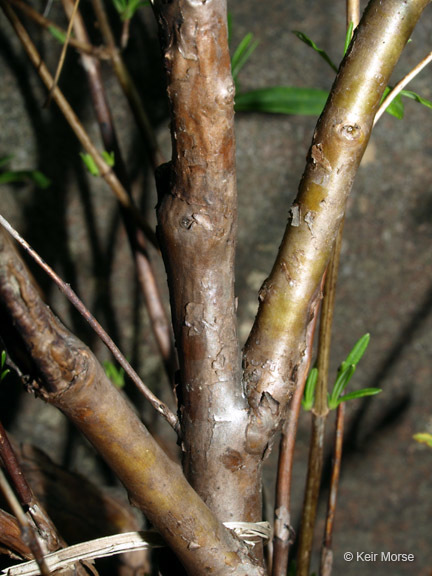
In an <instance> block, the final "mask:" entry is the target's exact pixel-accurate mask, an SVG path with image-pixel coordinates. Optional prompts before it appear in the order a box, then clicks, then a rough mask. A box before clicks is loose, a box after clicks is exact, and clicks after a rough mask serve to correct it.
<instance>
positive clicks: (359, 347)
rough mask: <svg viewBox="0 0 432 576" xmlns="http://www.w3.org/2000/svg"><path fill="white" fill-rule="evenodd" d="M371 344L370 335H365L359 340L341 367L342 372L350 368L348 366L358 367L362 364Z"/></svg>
mask: <svg viewBox="0 0 432 576" xmlns="http://www.w3.org/2000/svg"><path fill="white" fill-rule="evenodd" d="M369 342H370V334H369V333H366V334H364V335H363V336H362V337H361V338H359V339H358V340H357V342H356V343H355V344H354V346H353V347H352V349H351V351H350V353H349V354H348V356H347V357H346V359H345V361H344V362H342V364H341V367H340V371H344V370H346V369H347V368H348V366H351V364H354V366H357V364H358V363H359V362H360V360H361V358H362V356H363V354H364V353H365V352H366V348H367V347H368V345H369Z"/></svg>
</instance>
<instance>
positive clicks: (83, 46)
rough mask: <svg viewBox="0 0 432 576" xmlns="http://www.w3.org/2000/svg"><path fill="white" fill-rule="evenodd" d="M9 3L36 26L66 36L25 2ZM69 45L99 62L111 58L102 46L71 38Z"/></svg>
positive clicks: (62, 30)
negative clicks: (97, 59)
mask: <svg viewBox="0 0 432 576" xmlns="http://www.w3.org/2000/svg"><path fill="white" fill-rule="evenodd" d="M9 2H10V3H11V4H13V5H14V6H15V7H16V8H18V9H19V10H20V11H21V12H23V14H25V15H26V16H28V17H29V18H30V19H31V20H33V21H34V22H36V24H38V25H39V26H42V27H43V28H48V29H49V28H52V29H55V30H57V31H58V32H60V34H62V36H66V30H64V29H63V28H61V27H60V26H59V25H58V24H56V22H54V21H53V20H49V19H48V18H45V16H42V15H41V14H39V12H37V11H36V10H35V9H34V8H32V7H31V6H29V5H28V4H26V3H25V2H23V0H9ZM69 44H70V45H71V46H72V47H73V48H75V49H76V50H79V51H80V52H83V53H84V54H89V55H90V56H94V57H95V58H100V59H101V60H109V59H110V58H111V55H110V54H109V53H108V51H107V50H106V48H105V47H104V46H92V44H90V43H83V42H80V41H79V40H78V39H77V38H73V37H71V38H70V39H69Z"/></svg>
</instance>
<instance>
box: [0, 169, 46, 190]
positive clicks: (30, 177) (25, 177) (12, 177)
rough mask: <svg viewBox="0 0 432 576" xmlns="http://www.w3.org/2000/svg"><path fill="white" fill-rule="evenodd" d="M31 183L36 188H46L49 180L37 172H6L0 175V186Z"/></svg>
mask: <svg viewBox="0 0 432 576" xmlns="http://www.w3.org/2000/svg"><path fill="white" fill-rule="evenodd" d="M28 181H30V182H33V183H34V184H36V186H37V187H38V188H48V186H50V185H51V180H50V179H49V178H47V177H46V176H45V175H44V174H42V172H39V170H8V171H7V172H2V173H0V184H10V183H13V182H28Z"/></svg>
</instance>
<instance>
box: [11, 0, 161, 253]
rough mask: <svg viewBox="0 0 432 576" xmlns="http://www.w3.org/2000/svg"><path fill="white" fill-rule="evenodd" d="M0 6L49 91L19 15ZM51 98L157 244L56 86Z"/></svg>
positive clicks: (49, 79) (50, 81)
mask: <svg viewBox="0 0 432 576" xmlns="http://www.w3.org/2000/svg"><path fill="white" fill-rule="evenodd" d="M0 6H1V7H2V9H3V11H4V13H5V14H6V16H7V18H8V20H9V21H10V23H11V24H12V26H13V28H14V30H15V32H16V34H17V36H18V38H19V39H20V41H21V43H22V45H23V47H24V49H25V51H26V52H27V55H28V57H29V58H30V60H31V62H32V64H33V66H34V67H35V69H36V70H37V72H38V74H39V77H40V78H41V80H42V82H43V83H44V84H45V86H46V87H47V88H48V90H50V89H51V87H52V85H53V78H52V76H51V74H50V73H49V71H48V68H47V67H46V65H45V64H44V62H43V60H42V58H41V56H40V54H39V52H38V51H37V49H36V46H35V45H34V43H33V42H32V40H31V38H30V36H29V35H28V33H27V31H26V30H25V28H24V27H23V25H22V24H21V22H20V20H19V18H18V17H17V15H16V14H15V12H14V11H13V9H12V8H11V6H10V5H9V3H8V2H7V0H0ZM53 99H54V101H55V102H56V104H57V106H58V107H59V108H60V110H61V112H62V114H63V116H64V117H65V119H66V121H67V122H68V124H69V126H70V127H71V128H72V130H73V132H74V133H75V136H76V137H77V138H78V140H79V141H80V143H81V145H82V146H83V148H84V149H85V150H86V152H87V153H88V154H90V156H91V157H92V158H93V160H94V162H95V164H96V166H97V168H98V170H99V173H100V174H101V176H102V178H103V179H104V180H105V182H106V183H107V184H108V185H109V187H110V188H111V190H112V191H113V193H114V195H115V196H116V198H117V200H118V201H119V202H120V203H121V204H122V205H123V206H124V207H125V208H126V209H127V210H129V211H130V213H131V214H132V216H133V217H134V218H135V220H136V222H137V224H138V225H139V226H140V228H141V229H142V230H143V231H144V232H145V234H146V237H147V238H148V239H149V240H150V241H151V242H152V243H153V244H154V245H155V246H157V240H156V236H155V233H154V231H153V230H152V229H151V228H150V226H149V225H148V223H147V222H146V221H145V220H144V218H143V217H142V214H141V213H140V212H139V210H138V209H137V207H136V206H135V204H134V203H133V201H132V199H131V198H130V197H129V195H128V193H127V192H126V190H125V189H124V187H123V186H122V184H121V183H120V181H119V179H118V178H117V176H116V175H115V174H114V172H113V170H112V169H111V168H110V167H109V166H108V164H107V163H106V162H105V160H104V159H103V158H102V156H101V154H99V152H98V150H97V148H96V146H95V145H94V144H93V142H92V140H91V139H90V137H89V135H88V133H87V132H86V130H85V129H84V126H83V125H82V124H81V122H80V121H79V119H78V117H77V115H76V114H75V112H74V111H73V110H72V108H71V106H70V104H69V103H68V101H67V100H66V98H65V97H64V96H63V94H62V92H61V91H60V90H59V88H58V87H57V88H55V89H54V91H53Z"/></svg>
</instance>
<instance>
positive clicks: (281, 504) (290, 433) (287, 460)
mask: <svg viewBox="0 0 432 576" xmlns="http://www.w3.org/2000/svg"><path fill="white" fill-rule="evenodd" d="M323 282H324V279H323ZM320 301H321V298H320V295H318V297H317V299H316V303H315V309H314V311H313V315H314V321H313V322H312V323H311V324H310V325H309V333H308V338H307V352H306V354H307V359H306V362H304V363H303V364H302V373H301V374H299V384H298V387H297V389H296V391H295V392H294V396H293V398H292V400H291V402H290V404H289V407H288V413H287V418H286V420H285V422H284V425H283V428H282V435H281V442H280V447H279V462H278V472H277V481H276V502H275V523H274V541H273V543H274V552H273V562H272V570H271V573H272V576H286V573H287V569H288V556H289V549H290V545H291V543H292V540H293V529H292V527H291V480H292V469H293V460H294V446H295V440H296V434H297V424H298V419H299V414H300V409H301V401H302V397H303V391H304V386H305V382H306V378H307V375H308V372H309V368H310V363H311V358H312V345H313V340H314V335H315V327H316V323H317V320H318V316H319V313H318V310H319V305H320Z"/></svg>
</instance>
